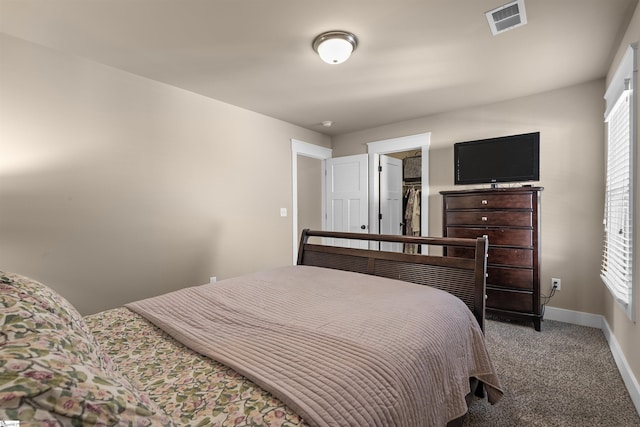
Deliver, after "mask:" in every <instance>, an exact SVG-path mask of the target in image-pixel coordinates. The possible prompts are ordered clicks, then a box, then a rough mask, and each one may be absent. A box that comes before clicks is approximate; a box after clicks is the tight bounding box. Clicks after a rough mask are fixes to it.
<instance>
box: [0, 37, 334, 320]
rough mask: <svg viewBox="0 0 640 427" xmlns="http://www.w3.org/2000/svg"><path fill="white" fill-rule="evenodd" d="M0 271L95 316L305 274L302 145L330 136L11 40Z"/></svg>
mask: <svg viewBox="0 0 640 427" xmlns="http://www.w3.org/2000/svg"><path fill="white" fill-rule="evenodd" d="M0 53H1V56H2V68H1V71H0V73H1V74H0V270H5V271H13V272H16V273H21V274H25V275H29V276H32V277H34V278H36V279H38V280H41V281H43V282H45V283H47V284H49V285H50V286H51V287H53V288H54V289H56V290H57V291H59V292H60V293H61V294H62V295H64V296H65V297H67V298H68V299H69V300H70V301H71V302H72V303H73V304H74V305H76V306H77V307H78V308H79V310H80V311H81V312H82V313H84V314H86V313H93V312H97V311H100V310H103V309H106V308H110V307H116V306H119V305H122V304H123V303H125V302H128V301H132V300H135V299H139V298H142V297H147V296H151V295H156V294H159V293H161V292H165V291H169V290H173V289H177V288H180V287H184V286H188V285H197V284H201V283H205V282H208V281H209V277H210V276H213V275H215V276H217V277H218V278H219V279H221V278H225V277H230V276H235V275H239V274H242V273H247V272H250V271H255V270H258V269H261V268H267V267H272V266H276V265H284V264H290V263H291V257H292V254H291V250H292V249H291V241H292V235H291V233H292V220H291V217H290V216H288V217H285V218H282V217H280V208H281V207H286V208H287V210H288V211H289V212H292V206H291V200H292V195H291V188H292V186H291V142H290V138H296V139H299V140H303V141H307V142H309V143H315V144H318V145H322V146H325V147H329V146H330V139H329V138H328V137H326V136H323V135H321V134H318V133H315V132H312V131H308V130H305V129H302V128H300V127H297V126H293V125H290V124H288V123H285V122H282V121H279V120H275V119H272V118H269V117H266V116H263V115H260V114H256V113H253V112H250V111H247V110H244V109H241V108H237V107H233V106H230V105H228V104H224V103H222V102H218V101H215V100H212V99H208V98H205V97H202V96H199V95H196V94H193V93H191V92H187V91H184V90H180V89H176V88H174V87H171V86H167V85H164V84H161V83H157V82H154V81H151V80H148V79H144V78H141V77H138V76H135V75H132V74H128V73H125V72H122V71H119V70H116V69H113V68H109V67H106V66H102V65H100V64H97V63H94V62H91V61H87V60H84V59H80V58H77V57H73V56H69V55H66V54H62V53H59V52H56V51H53V50H50V49H47V48H44V47H41V46H37V45H34V44H30V43H27V42H25V41H21V40H19V39H15V38H11V37H7V36H5V35H1V36H0Z"/></svg>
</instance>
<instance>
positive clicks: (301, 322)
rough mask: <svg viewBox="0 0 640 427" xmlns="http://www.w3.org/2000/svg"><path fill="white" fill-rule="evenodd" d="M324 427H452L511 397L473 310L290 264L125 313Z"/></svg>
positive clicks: (412, 290) (383, 283)
mask: <svg viewBox="0 0 640 427" xmlns="http://www.w3.org/2000/svg"><path fill="white" fill-rule="evenodd" d="M127 307H128V308H130V309H131V310H133V311H135V312H137V313H139V314H140V315H142V316H144V317H145V318H147V319H148V320H149V321H151V322H152V323H154V324H155V325H157V326H158V327H160V328H161V329H163V330H164V331H166V332H167V333H168V334H169V335H171V336H172V337H174V338H175V339H176V340H178V341H180V342H181V343H183V344H184V345H186V346H187V347H189V348H191V349H193V350H194V351H197V352H199V353H201V354H204V355H206V356H208V357H210V358H212V359H214V360H217V361H219V362H221V363H223V364H225V365H227V366H229V367H231V368H233V369H234V370H236V371H237V372H239V373H241V374H242V375H244V376H246V377H247V378H249V379H251V380H252V381H254V382H255V383H257V384H258V385H260V386H261V387H262V388H264V389H265V390H267V391H269V392H271V393H272V394H273V395H274V396H276V397H278V398H279V399H280V400H282V401H283V402H284V403H285V404H287V405H288V406H289V407H290V408H292V409H293V410H294V411H295V412H296V413H297V414H298V415H300V416H302V417H303V418H304V419H305V421H306V422H308V423H309V424H310V425H315V426H372V425H378V426H402V427H411V426H434V425H445V424H446V423H447V422H448V421H450V420H452V419H455V418H457V417H459V416H461V415H462V414H464V413H465V412H466V410H467V406H466V402H465V395H466V394H467V393H468V392H469V381H468V378H469V377H476V378H478V379H479V380H481V381H482V382H484V384H485V385H486V386H487V391H488V396H489V401H490V402H491V403H494V402H496V401H497V400H499V399H500V397H501V396H502V391H501V390H500V383H499V380H498V378H497V376H496V374H495V371H494V368H493V366H492V363H491V360H490V357H489V355H488V354H487V351H486V348H485V346H484V337H483V335H482V332H481V331H480V328H479V327H478V325H477V323H476V321H475V319H474V318H473V315H472V314H471V312H470V311H469V309H468V308H467V307H466V306H465V305H464V303H462V301H460V300H459V299H457V298H456V297H454V296H453V295H450V294H448V293H446V292H443V291H439V290H437V289H434V288H430V287H428V286H421V285H415V284H411V283H406V282H401V281H397V280H392V279H386V278H381V277H375V276H368V275H362V274H358V273H351V272H344V271H339V270H332V269H323V268H318V267H309V266H291V267H282V268H278V269H274V270H270V271H265V272H260V273H255V274H251V275H247V276H242V277H238V278H233V279H227V280H223V281H219V282H217V283H216V284H213V285H203V286H198V287H192V288H186V289H182V290H179V291H176V292H172V293H169V294H165V295H161V296H158V297H154V298H149V299H146V300H142V301H137V302H134V303H131V304H128V305H127Z"/></svg>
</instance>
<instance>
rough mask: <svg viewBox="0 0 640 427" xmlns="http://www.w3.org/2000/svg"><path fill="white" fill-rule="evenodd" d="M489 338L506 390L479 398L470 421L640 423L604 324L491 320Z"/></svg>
mask: <svg viewBox="0 0 640 427" xmlns="http://www.w3.org/2000/svg"><path fill="white" fill-rule="evenodd" d="M486 340H487V346H488V348H489V352H490V353H491V356H492V359H493V363H494V365H495V367H496V370H497V371H498V374H499V376H500V380H501V381H502V385H503V388H504V390H505V395H504V397H503V398H502V400H501V401H500V402H499V403H498V404H496V405H494V406H491V405H489V404H488V403H487V402H486V399H483V400H478V399H475V400H474V402H473V403H472V404H471V407H470V408H469V415H468V417H467V419H466V420H465V423H464V425H465V426H612V427H613V426H616V427H618V426H624V427H631V426H640V417H639V416H638V413H637V412H636V409H635V407H634V405H633V403H632V402H631V398H630V397H629V394H628V393H627V389H626V388H625V386H624V383H623V382H622V378H621V376H620V373H619V372H618V369H617V367H616V364H615V362H614V360H613V356H612V355H611V351H610V350H609V345H608V343H607V341H606V339H605V337H604V334H603V333H602V331H601V330H599V329H594V328H588V327H584V326H577V325H571V324H568V323H562V322H554V321H551V320H545V321H544V322H543V323H542V332H536V331H535V330H534V329H533V327H532V326H529V325H523V324H518V323H513V322H498V321H493V320H489V321H488V322H487V328H486Z"/></svg>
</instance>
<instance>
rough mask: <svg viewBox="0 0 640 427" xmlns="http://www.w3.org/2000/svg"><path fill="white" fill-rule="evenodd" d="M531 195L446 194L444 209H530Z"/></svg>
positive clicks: (531, 206) (531, 203) (531, 204)
mask: <svg viewBox="0 0 640 427" xmlns="http://www.w3.org/2000/svg"><path fill="white" fill-rule="evenodd" d="M532 208H533V195H532V194H531V193H525V194H507V193H505V194H477V195H460V196H446V197H445V209H446V210H450V209H532Z"/></svg>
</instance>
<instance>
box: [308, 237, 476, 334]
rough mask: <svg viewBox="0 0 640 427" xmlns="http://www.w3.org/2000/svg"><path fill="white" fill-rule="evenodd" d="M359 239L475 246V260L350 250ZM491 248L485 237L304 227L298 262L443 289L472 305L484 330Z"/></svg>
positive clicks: (448, 245) (446, 245)
mask: <svg viewBox="0 0 640 427" xmlns="http://www.w3.org/2000/svg"><path fill="white" fill-rule="evenodd" d="M312 237H318V238H321V240H322V241H321V242H319V243H311V242H310V238H312ZM313 241H314V242H315V239H314V240H313ZM355 241H365V242H371V243H373V244H371V243H370V244H369V247H372V246H378V247H379V245H376V243H382V242H387V243H400V244H417V245H427V246H428V247H433V246H435V247H438V246H439V247H442V248H446V247H462V248H471V249H474V251H475V252H474V253H475V256H474V258H455V257H450V256H438V255H422V254H407V253H401V252H391V251H385V250H379V249H357V248H354V247H349V246H353V242H355ZM350 243H351V245H350ZM487 247H488V242H487V239H486V238H485V237H479V238H477V239H460V238H447V237H442V238H434V237H411V236H393V235H384V234H360V233H342V232H332V231H314V230H309V229H305V230H303V231H302V236H301V238H300V246H299V252H298V262H297V263H298V265H309V266H316V267H326V268H333V269H338V270H346V271H352V272H357V273H363V274H370V275H374V276H381V277H387V278H391V279H398V280H403V281H405V282H411V283H416V284H420V285H428V286H432V287H434V288H438V289H441V290H444V291H446V292H449V293H451V294H453V295H455V296H456V297H458V298H460V299H461V300H462V301H463V302H464V303H465V304H466V305H467V307H469V310H471V312H472V313H473V315H474V317H475V318H476V319H477V321H478V324H479V325H480V328H481V329H482V330H483V331H484V318H485V317H484V316H485V284H486V273H487V257H486V255H487Z"/></svg>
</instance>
